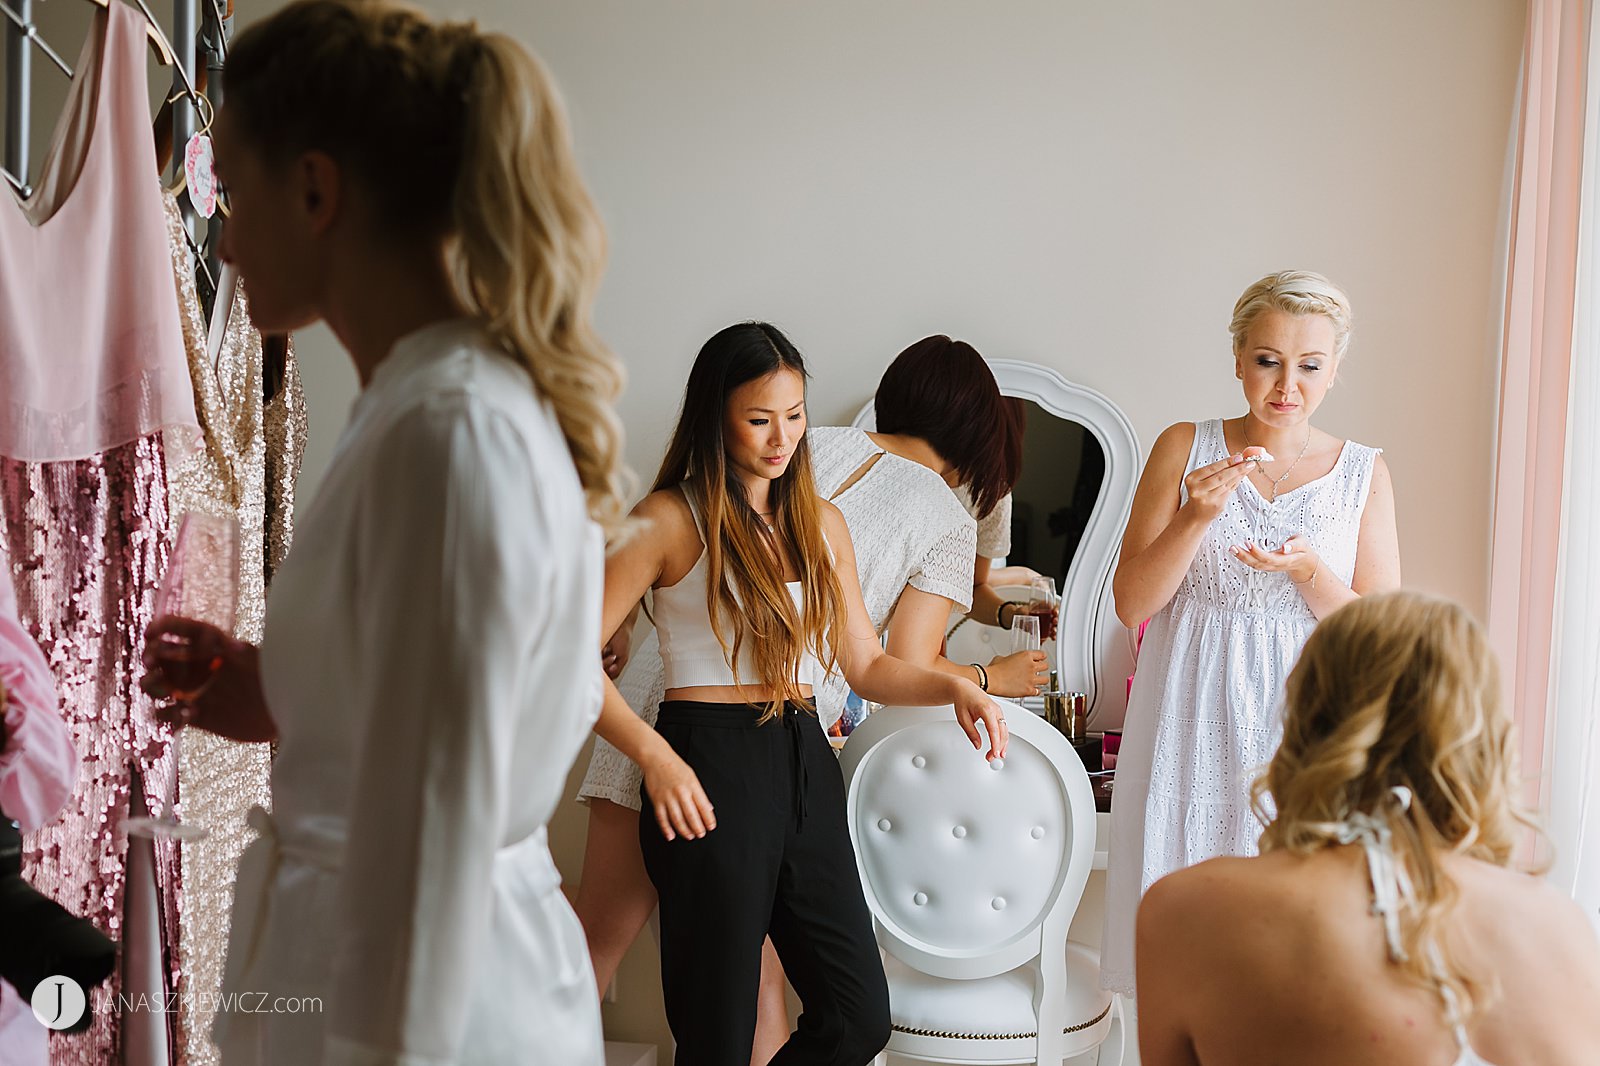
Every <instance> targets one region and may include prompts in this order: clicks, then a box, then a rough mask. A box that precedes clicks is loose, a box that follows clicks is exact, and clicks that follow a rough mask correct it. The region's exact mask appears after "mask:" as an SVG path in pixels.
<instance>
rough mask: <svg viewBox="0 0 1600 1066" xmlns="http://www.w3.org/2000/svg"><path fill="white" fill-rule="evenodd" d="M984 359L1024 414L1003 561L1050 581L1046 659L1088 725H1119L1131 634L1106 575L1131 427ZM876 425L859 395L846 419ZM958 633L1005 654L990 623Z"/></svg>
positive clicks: (1095, 399) (1103, 408) (1025, 370)
mask: <svg viewBox="0 0 1600 1066" xmlns="http://www.w3.org/2000/svg"><path fill="white" fill-rule="evenodd" d="M988 363H989V368H990V369H991V370H993V371H994V376H995V381H996V382H997V383H998V384H999V386H1000V392H1001V393H1002V394H1003V395H1006V396H1010V397H1014V398H1015V399H1016V400H1017V401H1018V402H1019V404H1020V406H1021V409H1022V412H1023V413H1024V415H1025V417H1026V420H1027V422H1026V430H1025V435H1024V438H1023V462H1022V475H1021V477H1020V478H1019V479H1018V481H1017V485H1016V488H1015V489H1014V490H1013V492H1012V504H1013V510H1012V536H1011V554H1010V556H1008V557H1007V559H1006V563H1007V564H1017V565H1027V566H1030V567H1032V568H1033V569H1035V570H1038V571H1039V572H1040V573H1044V574H1049V575H1050V576H1051V577H1053V578H1055V579H1056V586H1057V588H1058V589H1060V591H1061V614H1060V619H1059V623H1058V634H1059V635H1058V638H1057V640H1056V645H1055V648H1054V660H1053V661H1054V664H1055V668H1056V670H1057V672H1058V673H1059V675H1060V682H1061V687H1062V688H1063V689H1065V690H1069V691H1076V692H1085V693H1088V696H1089V721H1090V727H1091V728H1092V729H1096V730H1100V729H1108V728H1109V729H1115V728H1118V727H1119V726H1121V724H1122V719H1123V715H1124V713H1125V712H1126V710H1127V689H1126V685H1125V680H1126V678H1127V676H1128V674H1129V673H1131V672H1132V669H1133V655H1132V644H1131V641H1130V640H1129V636H1130V634H1129V633H1128V631H1127V630H1126V629H1124V628H1123V626H1122V624H1121V623H1120V622H1119V621H1117V616H1116V612H1115V611H1114V610H1113V609H1112V603H1111V574H1112V571H1113V569H1114V568H1115V565H1116V558H1117V546H1118V544H1119V543H1120V542H1121V540H1122V530H1123V527H1124V526H1125V525H1126V523H1127V520H1128V511H1129V510H1130V508H1131V507H1132V505H1133V490H1134V485H1135V483H1136V482H1137V480H1138V476H1139V445H1138V440H1137V438H1135V436H1134V433H1133V425H1132V423H1130V422H1129V421H1128V418H1127V416H1126V415H1125V414H1123V412H1122V409H1121V408H1119V407H1117V406H1116V404H1114V403H1112V402H1111V401H1110V400H1108V399H1107V398H1106V397H1105V396H1103V395H1101V394H1100V393H1098V392H1096V391H1094V390H1093V389H1090V388H1086V387H1085V386H1082V385H1077V384H1074V383H1072V382H1070V381H1068V380H1067V379H1066V378H1064V377H1062V376H1061V375H1060V374H1059V373H1057V372H1056V371H1054V370H1051V369H1049V368H1048V367H1043V366H1040V365H1038V364H1036V363H1028V362H1022V361H1020V360H1014V359H990V360H988ZM875 424H876V422H875V419H874V417H873V409H872V403H871V401H868V402H867V404H866V405H865V406H863V407H862V409H861V411H860V412H859V413H858V414H857V415H856V417H855V420H854V425H856V426H858V427H860V428H862V429H872V428H873V427H874V425H875ZM968 630H972V631H973V632H970V633H969V632H967V631H968ZM957 632H958V635H959V637H960V639H962V640H964V641H971V640H976V641H979V642H980V643H984V644H986V645H988V646H991V647H996V648H998V649H999V650H998V651H997V654H1004V653H1005V652H1006V651H1009V650H1010V637H1009V634H1004V635H1002V634H1001V633H1000V631H999V630H997V629H994V628H993V627H991V626H978V625H976V623H973V622H971V621H968V622H966V623H965V624H964V625H963V626H962V627H961V628H960V630H958V631H957ZM986 636H987V637H988V640H987V641H985V640H984V638H985V637H986ZM951 639H952V640H955V639H957V637H956V636H952V638H951ZM1048 650H1049V649H1047V651H1048Z"/></svg>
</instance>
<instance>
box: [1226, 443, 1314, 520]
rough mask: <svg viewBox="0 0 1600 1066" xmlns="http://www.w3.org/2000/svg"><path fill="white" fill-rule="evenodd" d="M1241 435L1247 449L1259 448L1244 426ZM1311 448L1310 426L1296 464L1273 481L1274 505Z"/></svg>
mask: <svg viewBox="0 0 1600 1066" xmlns="http://www.w3.org/2000/svg"><path fill="white" fill-rule="evenodd" d="M1239 434H1240V436H1242V437H1244V446H1245V447H1246V448H1254V447H1257V445H1254V444H1251V443H1250V435H1249V434H1248V433H1246V432H1245V430H1244V426H1243V425H1242V424H1241V425H1240V427H1239ZM1310 447H1311V427H1310V426H1309V425H1307V426H1306V442H1305V443H1304V444H1302V445H1300V454H1299V455H1297V456H1295V457H1294V462H1292V463H1290V464H1289V467H1288V469H1286V470H1285V471H1284V472H1283V474H1282V475H1281V476H1279V477H1278V478H1277V480H1275V481H1273V483H1272V486H1271V488H1272V496H1271V497H1270V498H1271V500H1272V502H1273V503H1277V502H1278V486H1279V485H1282V484H1283V483H1284V482H1285V481H1287V480H1288V479H1289V475H1290V474H1291V473H1293V472H1294V468H1295V467H1297V466H1299V465H1300V460H1302V459H1304V458H1305V457H1306V449H1308V448H1310ZM1256 469H1257V470H1260V469H1261V464H1260V463H1257V464H1256ZM1263 476H1265V475H1263Z"/></svg>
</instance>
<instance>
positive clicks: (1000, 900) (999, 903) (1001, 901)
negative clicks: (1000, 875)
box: [989, 896, 1006, 911]
mask: <svg viewBox="0 0 1600 1066" xmlns="http://www.w3.org/2000/svg"><path fill="white" fill-rule="evenodd" d="M989 906H991V907H993V908H994V909H995V910H997V911H1003V910H1005V909H1006V898H1005V897H1004V896H996V897H995V898H994V899H993V900H992V901H991V902H990V904H989Z"/></svg>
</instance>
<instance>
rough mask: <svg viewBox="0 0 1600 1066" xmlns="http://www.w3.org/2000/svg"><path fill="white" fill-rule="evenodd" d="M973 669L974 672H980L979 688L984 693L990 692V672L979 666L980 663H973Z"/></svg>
mask: <svg viewBox="0 0 1600 1066" xmlns="http://www.w3.org/2000/svg"><path fill="white" fill-rule="evenodd" d="M972 668H973V669H974V670H976V671H978V687H979V688H981V689H983V691H985V692H988V691H989V671H987V670H985V669H984V668H983V666H982V665H981V664H979V663H973V664H972Z"/></svg>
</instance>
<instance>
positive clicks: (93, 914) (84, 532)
mask: <svg viewBox="0 0 1600 1066" xmlns="http://www.w3.org/2000/svg"><path fill="white" fill-rule="evenodd" d="M145 39H146V38H145V23H144V19H143V17H142V16H141V15H140V13H139V12H138V11H136V10H134V9H132V8H130V7H127V6H126V5H122V4H113V5H110V6H109V7H108V9H107V10H106V11H105V12H104V13H103V14H100V15H98V16H97V17H96V21H95V25H94V27H93V29H91V31H90V33H89V34H88V37H87V39H86V40H85V43H84V47H83V51H82V55H81V56H80V58H79V62H78V67H77V70H78V77H77V79H76V80H75V82H74V84H73V86H72V90H71V94H70V98H69V100H68V103H67V106H66V109H65V110H64V112H63V114H62V118H61V121H60V124H59V125H58V127H57V130H56V133H55V136H54V138H53V141H52V144H51V147H50V150H49V152H48V154H47V156H46V159H45V164H44V167H43V169H42V172H41V174H40V177H39V184H38V191H37V192H36V193H35V194H34V195H33V196H32V197H31V198H30V199H29V200H27V201H26V202H22V201H18V200H16V199H15V198H14V197H13V198H12V200H11V202H10V203H7V204H0V456H3V457H4V458H3V459H0V536H3V537H4V538H5V543H6V546H7V548H8V550H9V556H10V563H11V566H12V576H13V577H14V579H15V582H16V587H17V606H18V613H19V617H20V618H21V620H22V621H23V623H24V624H25V625H26V626H27V628H28V631H29V633H30V635H31V636H32V637H33V638H34V639H35V640H36V641H37V642H38V643H39V644H40V646H41V648H42V649H43V651H44V652H45V655H46V658H47V659H48V661H49V663H50V666H51V669H52V671H53V672H54V674H55V676H56V681H57V683H58V685H59V687H60V689H61V697H62V716H63V718H64V720H65V721H66V722H67V725H68V728H69V730H70V731H71V733H72V737H73V742H74V744H75V746H76V747H77V749H78V752H79V755H80V756H81V758H82V770H81V774H80V777H79V780H78V787H77V790H76V791H75V792H74V794H73V796H72V799H71V800H70V801H69V802H68V804H67V808H66V810H65V812H64V813H63V814H62V816H61V817H60V818H59V819H58V820H56V821H55V822H53V823H52V824H50V825H48V826H46V827H45V828H43V829H42V830H40V831H39V832H38V833H35V834H34V835H32V836H31V837H29V838H28V840H27V845H26V847H27V851H26V854H25V855H24V857H23V863H24V873H25V875H26V876H27V877H28V878H29V880H31V881H32V882H33V883H34V884H35V885H36V886H37V887H38V888H39V889H41V890H42V891H44V892H46V893H48V894H50V895H51V896H53V897H55V898H56V899H57V900H58V901H59V902H61V903H62V904H63V905H64V906H66V907H67V908H68V909H70V910H72V911H74V912H75V913H78V914H82V915H84V916H86V917H88V918H90V919H91V920H93V921H94V922H95V923H96V924H97V925H99V927H100V928H101V929H102V930H103V931H104V932H106V933H107V934H108V935H109V936H112V937H114V938H117V939H119V940H120V939H123V936H124V934H125V933H126V932H127V925H128V913H129V912H128V911H127V906H128V904H127V900H126V889H127V869H128V868H127V863H128V855H129V847H128V838H127V836H126V834H125V833H124V832H123V830H122V828H121V822H122V819H123V817H124V816H125V815H127V814H128V813H130V811H129V807H130V802H131V801H132V797H134V796H136V795H137V796H139V797H141V800H142V802H141V803H140V810H139V811H137V812H134V813H147V814H152V815H154V814H156V813H158V807H159V804H160V800H161V797H162V796H164V795H165V793H166V789H167V787H168V784H167V783H168V781H169V778H170V762H169V753H168V749H169V744H168V741H169V735H168V732H167V731H166V730H165V729H162V728H159V727H157V726H156V725H155V724H154V722H153V720H152V719H151V717H150V711H151V705H150V701H149V700H148V699H146V698H145V696H144V695H143V693H141V692H140V691H139V689H138V679H139V677H140V675H141V674H142V672H143V670H142V666H141V664H140V652H141V650H142V645H143V639H144V629H145V626H146V625H147V624H148V623H149V621H150V611H151V607H152V601H153V598H154V593H155V589H156V587H157V585H158V584H159V581H160V578H161V575H162V573H163V572H164V569H165V563H166V554H167V535H168V531H169V522H168V511H167V467H166V460H167V456H168V455H169V454H171V455H174V456H177V455H180V454H183V453H184V452H186V451H187V450H188V449H190V448H192V447H193V446H194V444H195V443H196V442H197V441H198V437H199V434H198V423H197V422H196V419H195V414H194V401H193V397H192V390H191V387H190V382H189V372H188V367H187V365H186V364H185V361H184V358H183V342H182V334H181V327H180V325H179V322H178V314H177V300H176V291H175V289H174V288H173V285H172V281H171V270H170V266H169V265H168V264H169V260H168V256H167V249H166V244H165V241H166V231H165V227H164V219H163V216H162V209H161V199H160V185H159V181H158V177H157V169H156V161H155V149H154V146H153V144H152V143H151V137H150V115H149V112H148V110H147V106H146V101H147V98H148V97H147V86H146V72H145V63H144V54H143V50H144V47H145ZM7 195H10V193H9V192H8V193H7ZM152 868H153V872H152V873H151V874H149V875H148V877H149V887H150V890H151V893H152V894H153V895H154V902H153V906H152V910H153V912H154V919H153V921H152V922H151V924H152V925H154V926H156V927H157V928H156V929H154V930H152V932H153V933H154V934H155V936H154V938H153V943H154V944H155V948H154V952H155V954H156V955H157V956H159V957H156V958H151V959H148V960H146V961H148V962H149V963H150V966H149V967H148V969H149V970H153V971H154V973H155V975H156V980H157V985H156V986H155V991H157V992H159V993H162V994H163V998H164V994H165V993H170V992H175V991H176V990H177V984H178V965H177V962H176V959H175V958H174V957H173V956H172V954H171V951H170V949H171V947H172V945H174V944H175V943H176V933H177V924H178V901H179V898H180V897H179V883H180V875H179V863H178V854H177V845H176V844H175V843H173V842H171V841H157V842H156V844H155V847H154V850H153V862H152ZM135 954H136V953H135ZM137 961H140V960H138V959H132V958H130V959H125V962H129V963H132V962H137ZM122 981H123V975H122V973H121V972H119V973H117V974H114V975H113V976H112V977H111V978H110V980H108V981H107V982H106V983H105V984H104V985H102V986H100V987H99V988H97V989H94V990H91V994H92V995H93V996H94V997H95V998H94V1003H95V1005H96V1007H97V1008H98V1009H97V1010H96V1011H95V1017H94V1021H93V1024H92V1025H91V1027H90V1029H89V1030H88V1031H87V1032H86V1033H82V1034H78V1035H75V1036H71V1037H62V1036H59V1035H57V1036H54V1037H52V1040H51V1057H52V1062H54V1063H56V1064H58V1066H61V1064H85V1066H88V1064H95V1066H99V1064H110V1063H115V1062H120V1061H122V1060H123V1057H124V1051H125V1050H126V1048H125V1046H124V1045H125V1038H124V1022H125V1021H126V1018H125V1017H124V1014H123V1012H122V1011H121V1009H120V1005H119V1003H118V1000H117V999H116V998H115V997H117V996H118V994H119V993H120V992H121V991H122ZM139 1020H140V1021H142V1022H147V1023H152V1024H153V1025H154V1027H155V1028H156V1030H157V1031H159V1032H160V1033H161V1035H162V1037H163V1039H161V1041H160V1043H161V1044H162V1045H164V1046H165V1047H166V1048H167V1049H169V1054H170V1055H172V1056H176V1057H180V1058H181V1054H182V1045H181V1042H180V1041H179V1038H178V1035H177V1033H176V1030H175V1027H174V1026H173V1024H172V1023H173V1018H171V1017H167V1016H163V1015H160V1014H152V1015H145V1016H142V1017H141V1018H140V1019H139Z"/></svg>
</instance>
